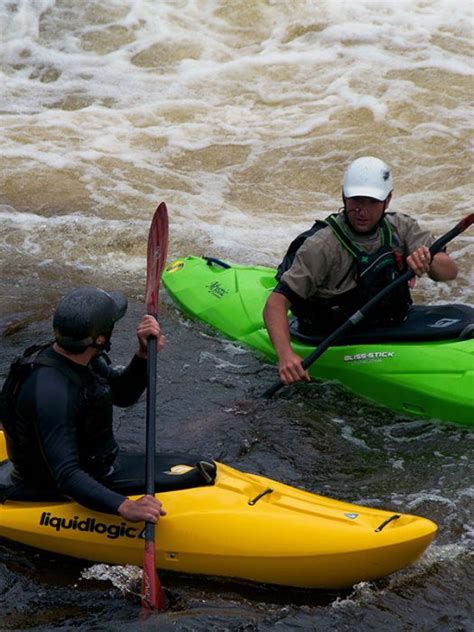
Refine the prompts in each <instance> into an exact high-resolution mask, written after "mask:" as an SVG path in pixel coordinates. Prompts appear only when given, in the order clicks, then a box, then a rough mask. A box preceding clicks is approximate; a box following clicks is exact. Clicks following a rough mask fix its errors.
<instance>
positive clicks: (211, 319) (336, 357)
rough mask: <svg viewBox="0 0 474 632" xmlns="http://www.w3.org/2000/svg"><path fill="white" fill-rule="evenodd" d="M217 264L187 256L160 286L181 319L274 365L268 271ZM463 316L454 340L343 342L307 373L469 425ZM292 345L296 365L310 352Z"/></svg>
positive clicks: (469, 361) (470, 385)
mask: <svg viewBox="0 0 474 632" xmlns="http://www.w3.org/2000/svg"><path fill="white" fill-rule="evenodd" d="M222 263H223V265H224V266H227V267H223V265H222ZM222 263H211V265H209V264H208V262H207V260H206V259H205V258H202V257H193V256H189V257H185V258H182V259H178V260H176V261H174V262H173V263H171V264H170V265H168V267H167V268H166V270H165V272H164V274H163V283H164V285H165V287H166V289H167V291H168V294H169V295H170V297H171V298H172V299H173V301H174V302H175V303H176V304H177V305H178V306H179V307H180V308H181V309H182V310H183V311H184V312H185V313H186V314H188V315H189V316H191V317H193V318H197V319H199V320H201V321H203V322H205V323H207V324H208V325H210V326H211V327H213V328H214V329H216V330H218V331H219V332H221V333H222V334H223V335H224V336H226V337H228V338H230V339H233V340H238V341H240V342H242V343H243V344H245V345H248V346H249V347H251V348H253V349H256V350H258V351H260V352H261V353H263V354H265V356H266V357H268V358H270V359H271V360H273V361H276V355H275V351H274V348H273V346H272V344H271V342H270V339H269V336H268V333H267V331H266V329H265V326H264V323H263V316H262V311H263V307H264V305H265V302H266V300H267V297H268V295H269V294H270V292H271V291H272V289H273V288H274V286H275V283H276V281H275V278H274V275H275V271H274V270H273V269H271V268H266V267H259V266H254V267H250V266H239V265H233V264H232V265H230V264H228V263H226V262H222ZM458 307H463V306H458ZM439 309H440V310H441V309H442V308H441V307H439ZM464 309H465V311H466V312H467V314H468V316H467V320H468V321H469V319H470V318H471V319H473V321H471V326H467V327H464V330H465V332H464V334H463V336H461V339H453V338H448V339H442V338H441V337H440V334H437V335H436V336H435V335H432V336H431V337H432V338H435V339H423V338H422V337H421V338H419V339H410V340H409V341H407V342H405V341H403V338H401V337H400V336H398V338H397V337H395V336H394V338H395V339H394V340H387V339H386V338H385V339H383V340H380V341H379V342H377V341H368V340H367V339H364V338H361V340H360V341H357V338H356V337H354V338H350V337H348V338H346V339H345V341H344V340H343V341H341V342H340V344H338V345H337V346H333V347H330V348H328V349H327V350H326V351H325V352H324V353H323V355H322V356H320V357H319V358H318V360H317V361H316V362H315V363H314V364H313V365H312V366H311V367H310V368H309V372H310V375H311V376H312V377H314V378H320V379H328V380H336V381H339V382H340V383H342V384H343V385H344V386H346V387H347V388H349V389H351V390H352V391H354V392H355V393H357V394H358V395H361V396H363V397H366V398H367V399H370V400H372V401H375V402H377V403H379V404H381V405H383V406H386V407H388V408H391V409H392V410H395V411H398V412H401V413H405V414H410V415H414V416H417V417H423V418H426V419H440V420H445V421H453V422H457V423H460V424H464V425H473V424H474V338H472V329H474V327H472V324H473V322H474V318H473V317H472V316H470V315H471V314H474V310H472V308H469V307H467V306H464ZM434 319H436V316H434ZM450 320H451V321H455V320H456V319H452V318H451V319H449V318H445V319H439V317H438V318H437V320H435V322H433V323H431V324H428V325H427V327H428V328H431V331H432V330H433V329H434V327H435V326H436V327H438V328H439V329H441V330H442V331H443V332H445V334H446V335H449V331H450V329H449V327H450V323H449V321H450ZM292 345H293V349H294V350H295V352H296V353H298V354H299V355H300V356H301V357H303V358H304V357H306V356H307V355H309V353H311V351H312V350H313V348H314V346H312V345H311V344H309V343H308V342H306V341H302V340H301V339H300V337H298V338H296V337H293V339H292Z"/></svg>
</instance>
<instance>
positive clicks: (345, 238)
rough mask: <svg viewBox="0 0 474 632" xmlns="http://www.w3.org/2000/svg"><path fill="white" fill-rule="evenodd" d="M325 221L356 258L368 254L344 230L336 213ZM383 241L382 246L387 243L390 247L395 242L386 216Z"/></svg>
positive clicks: (383, 226)
mask: <svg viewBox="0 0 474 632" xmlns="http://www.w3.org/2000/svg"><path fill="white" fill-rule="evenodd" d="M325 221H326V222H327V223H328V225H329V227H330V228H331V230H332V232H333V233H334V235H335V236H336V237H337V239H338V240H339V242H340V243H341V244H342V246H344V248H345V249H346V250H347V251H348V252H349V253H350V254H351V255H352V256H353V257H354V259H358V258H359V257H361V258H363V257H364V256H367V253H366V252H365V250H363V248H361V247H360V246H359V245H358V244H356V243H355V242H354V241H353V240H352V239H351V237H350V236H349V235H348V233H347V232H346V231H345V230H344V228H343V227H342V226H341V225H340V224H339V222H338V221H337V220H336V215H329V217H326V219H325ZM381 242H382V243H381V246H385V245H387V246H389V247H390V246H391V245H392V242H393V234H392V227H391V226H390V223H389V222H388V220H387V218H386V217H384V218H383V221H382V235H381Z"/></svg>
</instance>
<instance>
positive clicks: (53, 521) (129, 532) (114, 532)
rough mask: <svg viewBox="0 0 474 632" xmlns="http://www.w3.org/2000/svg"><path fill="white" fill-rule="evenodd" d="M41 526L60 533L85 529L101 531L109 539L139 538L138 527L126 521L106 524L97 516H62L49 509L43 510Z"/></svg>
mask: <svg viewBox="0 0 474 632" xmlns="http://www.w3.org/2000/svg"><path fill="white" fill-rule="evenodd" d="M39 525H40V527H50V528H51V529H54V530H55V531H57V532H58V533H60V532H61V531H63V530H69V529H70V530H71V531H83V532H86V533H99V534H105V535H106V537H107V538H109V540H116V539H117V538H123V537H125V538H137V537H139V535H137V531H138V529H135V527H130V526H128V525H127V523H126V522H121V523H120V524H106V523H105V522H100V521H98V520H96V519H95V518H84V519H82V520H80V519H79V516H74V518H62V517H61V516H53V515H51V513H50V512H49V511H43V513H42V514H41V518H40V521H39Z"/></svg>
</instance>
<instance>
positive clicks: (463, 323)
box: [290, 304, 474, 346]
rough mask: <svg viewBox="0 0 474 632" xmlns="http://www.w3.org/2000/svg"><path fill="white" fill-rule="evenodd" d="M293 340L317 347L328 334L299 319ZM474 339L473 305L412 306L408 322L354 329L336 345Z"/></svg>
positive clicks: (295, 321) (292, 324)
mask: <svg viewBox="0 0 474 632" xmlns="http://www.w3.org/2000/svg"><path fill="white" fill-rule="evenodd" d="M290 332H291V335H292V337H293V338H295V339H296V340H299V341H301V342H303V343H306V344H309V345H311V346H316V345H318V344H319V343H320V342H322V341H323V340H324V339H325V338H326V337H327V335H328V332H324V333H313V332H307V331H306V330H305V329H304V328H302V327H301V325H300V323H299V321H298V319H297V318H295V317H293V318H292V319H291V321H290ZM470 338H474V308H473V307H470V306H469V305H462V304H450V305H412V306H411V307H410V309H409V311H408V316H407V318H406V319H405V320H404V321H403V323H400V324H399V325H396V326H387V327H381V326H374V327H371V328H370V329H362V328H361V329H360V331H357V329H354V330H353V332H351V333H349V334H348V335H346V336H344V337H341V339H340V340H338V341H335V343H334V344H335V345H355V344H378V343H388V342H397V343H404V342H406V343H410V342H430V341H443V340H468V339H470Z"/></svg>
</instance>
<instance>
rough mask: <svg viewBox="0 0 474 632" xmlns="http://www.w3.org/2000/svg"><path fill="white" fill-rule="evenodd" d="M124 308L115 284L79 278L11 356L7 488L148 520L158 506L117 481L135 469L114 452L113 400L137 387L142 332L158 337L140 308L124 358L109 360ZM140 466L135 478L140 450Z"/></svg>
mask: <svg viewBox="0 0 474 632" xmlns="http://www.w3.org/2000/svg"><path fill="white" fill-rule="evenodd" d="M126 309H127V300H126V298H125V297H124V296H123V295H122V294H121V293H119V292H110V293H109V292H105V291H104V290H101V289H99V288H95V287H81V288H78V289H76V290H74V291H72V292H70V293H69V294H67V295H66V296H64V297H63V298H62V299H61V301H60V302H59V304H58V306H57V308H56V311H55V313H54V318H53V329H54V341H53V342H52V343H47V344H43V345H36V346H35V347H33V348H31V347H30V348H29V349H27V350H26V352H25V353H24V354H23V356H22V357H21V358H18V359H17V361H16V362H14V363H13V364H12V367H11V369H10V373H9V376H8V377H7V380H6V382H5V384H4V387H3V389H2V398H1V400H0V404H1V405H0V414H1V419H2V422H3V426H4V429H5V435H6V441H7V450H8V455H9V459H10V460H11V462H12V464H13V473H12V485H11V490H10V492H9V497H12V498H20V499H30V500H34V499H36V498H44V497H45V495H46V497H48V496H51V498H55V496H56V495H57V494H62V495H64V496H67V497H69V498H73V499H74V500H76V502H78V503H80V504H82V505H84V506H86V507H88V508H90V509H93V510H95V511H103V512H106V513H113V514H119V515H120V516H121V517H122V518H124V519H125V520H131V521H133V522H138V521H150V522H156V521H157V520H158V519H159V518H160V516H162V515H164V514H165V511H164V510H163V507H162V505H161V502H160V501H159V500H157V499H155V498H154V497H152V496H146V495H145V496H142V497H141V498H139V499H137V500H130V499H128V498H127V493H126V492H125V493H124V491H123V490H121V489H120V482H121V483H122V484H123V483H124V481H127V480H128V483H129V484H131V483H132V482H133V477H134V476H137V474H136V473H135V472H134V471H133V467H132V464H131V463H130V458H129V457H127V456H126V455H125V456H124V457H123V458H122V459H119V460H118V459H117V456H118V453H119V449H118V445H117V443H116V441H115V438H114V433H113V427H112V421H113V420H112V406H113V405H116V406H120V407H127V406H130V405H132V404H134V403H135V402H136V401H137V400H138V398H139V397H140V395H141V394H142V393H143V391H144V390H145V387H146V375H147V362H146V359H147V344H148V343H147V341H148V338H149V337H150V336H155V337H156V338H157V340H158V344H157V348H158V350H159V351H160V350H161V349H162V348H163V344H164V339H163V336H162V334H161V330H160V326H159V324H158V323H157V321H156V319H155V318H153V317H152V316H148V315H146V316H144V317H143V318H142V320H141V322H140V323H139V325H138V327H137V338H138V350H137V352H136V354H135V355H134V357H133V358H132V360H131V362H130V364H129V365H128V366H127V367H126V368H124V367H121V368H113V367H112V366H111V363H110V360H109V358H108V356H107V354H106V353H105V350H108V349H109V347H110V337H111V335H112V331H113V328H114V325H115V323H116V322H117V321H118V320H119V319H121V318H122V317H123V316H124V314H125V311H126ZM135 460H136V459H135ZM140 470H141V471H142V472H143V474H142V478H143V476H144V461H143V457H141V460H140ZM138 478H140V475H138ZM139 482H140V481H137V485H139ZM141 486H142V492H141V493H144V484H143V483H142V485H141ZM133 491H134V492H135V493H137V492H138V489H135V490H132V492H133ZM56 499H57V498H56Z"/></svg>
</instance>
